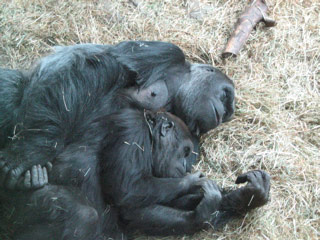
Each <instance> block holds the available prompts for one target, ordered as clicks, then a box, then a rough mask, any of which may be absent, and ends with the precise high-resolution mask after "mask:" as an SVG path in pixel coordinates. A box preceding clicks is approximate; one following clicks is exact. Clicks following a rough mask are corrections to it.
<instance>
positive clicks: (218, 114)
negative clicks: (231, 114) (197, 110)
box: [210, 100, 223, 126]
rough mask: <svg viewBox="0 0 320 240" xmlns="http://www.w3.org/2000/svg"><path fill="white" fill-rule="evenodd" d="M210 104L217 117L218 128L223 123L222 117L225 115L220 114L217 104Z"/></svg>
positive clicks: (213, 102)
mask: <svg viewBox="0 0 320 240" xmlns="http://www.w3.org/2000/svg"><path fill="white" fill-rule="evenodd" d="M210 104H211V107H212V110H213V114H214V117H215V123H216V126H218V125H220V124H221V122H222V115H223V114H220V113H219V111H218V107H217V106H216V105H217V103H215V101H214V100H212V102H211V101H210Z"/></svg>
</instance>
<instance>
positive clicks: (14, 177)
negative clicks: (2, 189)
mask: <svg viewBox="0 0 320 240" xmlns="http://www.w3.org/2000/svg"><path fill="white" fill-rule="evenodd" d="M22 172H23V170H22V168H15V169H11V170H10V171H9V174H8V177H7V183H6V187H7V188H8V189H12V190H13V189H14V188H15V187H16V184H17V182H18V180H19V178H20V176H21V174H22Z"/></svg>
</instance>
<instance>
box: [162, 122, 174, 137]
mask: <svg viewBox="0 0 320 240" xmlns="http://www.w3.org/2000/svg"><path fill="white" fill-rule="evenodd" d="M173 126H174V123H173V122H171V121H168V122H167V121H166V122H163V123H162V125H161V129H160V134H161V136H162V137H165V136H166V135H167V133H168V132H169V131H170V130H171V129H172V128H173Z"/></svg>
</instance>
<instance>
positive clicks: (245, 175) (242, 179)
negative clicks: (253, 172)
mask: <svg viewBox="0 0 320 240" xmlns="http://www.w3.org/2000/svg"><path fill="white" fill-rule="evenodd" d="M247 181H248V173H243V174H241V175H240V176H238V177H237V179H236V184H240V183H245V182H247Z"/></svg>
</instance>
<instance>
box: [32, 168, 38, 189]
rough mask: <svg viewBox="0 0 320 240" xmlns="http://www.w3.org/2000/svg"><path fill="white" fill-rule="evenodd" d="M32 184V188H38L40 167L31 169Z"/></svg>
mask: <svg viewBox="0 0 320 240" xmlns="http://www.w3.org/2000/svg"><path fill="white" fill-rule="evenodd" d="M31 182H32V187H38V185H39V175H38V167H37V166H33V167H32V169H31Z"/></svg>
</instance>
